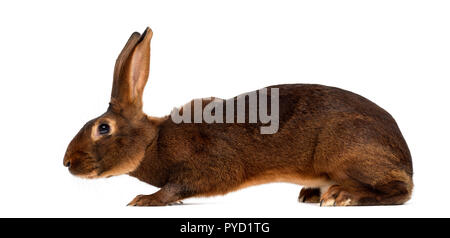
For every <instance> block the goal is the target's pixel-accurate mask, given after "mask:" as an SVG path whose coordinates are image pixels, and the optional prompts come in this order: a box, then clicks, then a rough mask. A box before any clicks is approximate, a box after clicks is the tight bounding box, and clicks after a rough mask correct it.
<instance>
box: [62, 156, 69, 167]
mask: <svg viewBox="0 0 450 238" xmlns="http://www.w3.org/2000/svg"><path fill="white" fill-rule="evenodd" d="M63 164H64V166H66V167H70V157H69V156H68V155H67V154H66V155H65V156H64V161H63Z"/></svg>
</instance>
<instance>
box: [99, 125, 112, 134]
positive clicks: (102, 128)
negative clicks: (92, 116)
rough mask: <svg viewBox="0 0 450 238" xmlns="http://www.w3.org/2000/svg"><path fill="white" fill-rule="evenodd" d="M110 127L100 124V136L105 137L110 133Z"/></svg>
mask: <svg viewBox="0 0 450 238" xmlns="http://www.w3.org/2000/svg"><path fill="white" fill-rule="evenodd" d="M109 129H110V128H109V125H108V124H100V125H99V126H98V132H99V133H100V135H105V134H108V133H109Z"/></svg>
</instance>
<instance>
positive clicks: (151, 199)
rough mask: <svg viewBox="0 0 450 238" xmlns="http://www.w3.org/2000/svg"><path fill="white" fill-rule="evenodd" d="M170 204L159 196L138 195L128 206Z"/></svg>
mask: <svg viewBox="0 0 450 238" xmlns="http://www.w3.org/2000/svg"><path fill="white" fill-rule="evenodd" d="M165 205H168V204H167V203H165V202H162V201H161V200H160V199H158V197H156V196H154V195H153V194H151V195H138V196H136V197H135V198H134V199H133V201H131V202H130V203H128V205H127V206H165Z"/></svg>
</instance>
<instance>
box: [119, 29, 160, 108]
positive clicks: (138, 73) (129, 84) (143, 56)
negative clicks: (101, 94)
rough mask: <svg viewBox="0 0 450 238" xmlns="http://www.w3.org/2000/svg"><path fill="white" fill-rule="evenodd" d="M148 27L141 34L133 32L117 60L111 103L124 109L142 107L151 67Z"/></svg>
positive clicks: (149, 32) (150, 35)
mask: <svg viewBox="0 0 450 238" xmlns="http://www.w3.org/2000/svg"><path fill="white" fill-rule="evenodd" d="M152 35H153V32H152V30H151V29H150V28H148V27H147V29H145V31H144V33H143V34H142V35H141V34H139V33H137V32H135V33H133V34H132V35H131V37H130V39H129V40H128V42H127V43H126V45H125V47H124V48H123V50H122V52H121V53H120V55H119V57H118V58H117V60H116V65H115V68H114V82H113V88H112V93H111V103H112V104H113V105H114V106H119V107H121V108H122V109H124V108H128V107H133V108H136V109H142V94H143V92H144V87H145V84H146V83H147V79H148V74H149V68H150V40H151V38H152Z"/></svg>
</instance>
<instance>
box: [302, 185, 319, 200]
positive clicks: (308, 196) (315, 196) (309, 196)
mask: <svg viewBox="0 0 450 238" xmlns="http://www.w3.org/2000/svg"><path fill="white" fill-rule="evenodd" d="M320 195H321V193H320V188H307V187H304V188H302V190H301V191H300V194H299V195H298V201H299V202H303V203H318V202H320Z"/></svg>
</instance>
